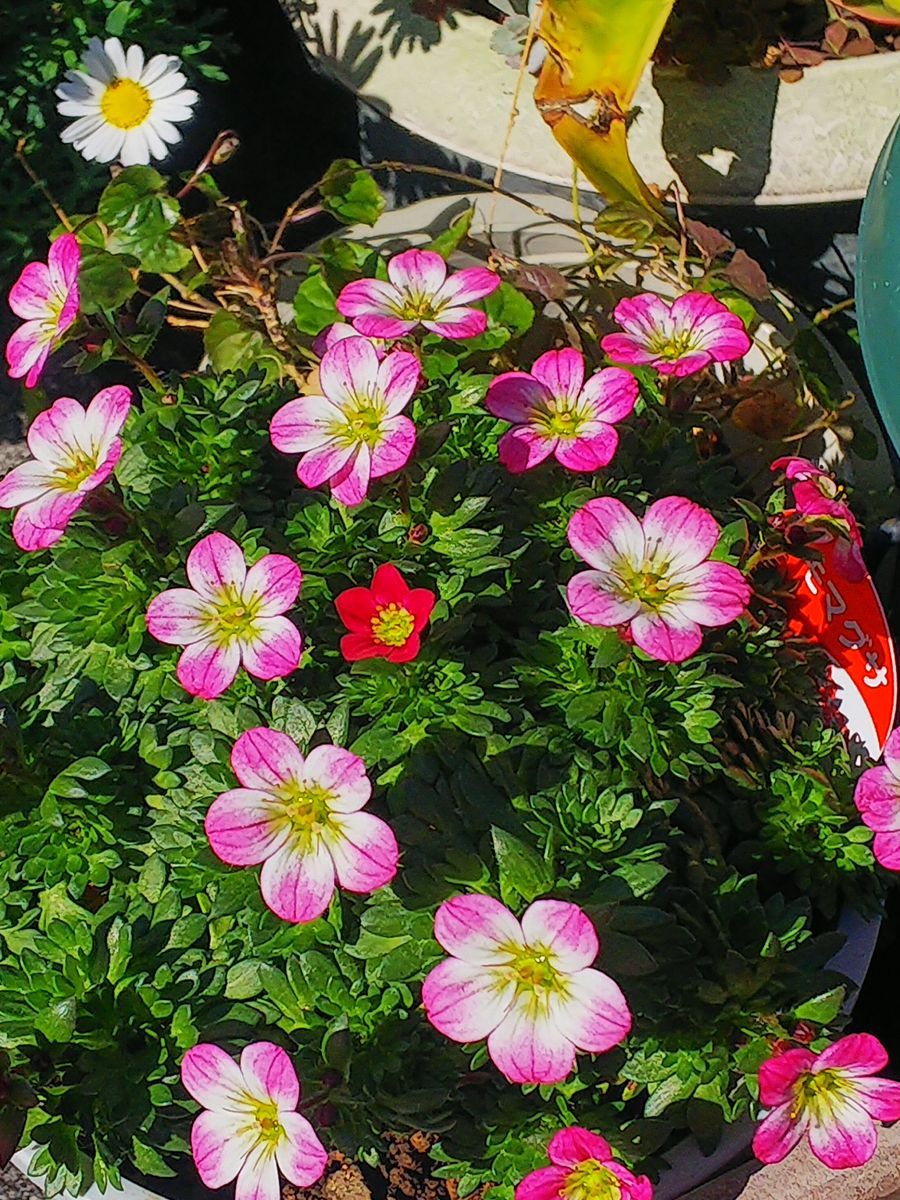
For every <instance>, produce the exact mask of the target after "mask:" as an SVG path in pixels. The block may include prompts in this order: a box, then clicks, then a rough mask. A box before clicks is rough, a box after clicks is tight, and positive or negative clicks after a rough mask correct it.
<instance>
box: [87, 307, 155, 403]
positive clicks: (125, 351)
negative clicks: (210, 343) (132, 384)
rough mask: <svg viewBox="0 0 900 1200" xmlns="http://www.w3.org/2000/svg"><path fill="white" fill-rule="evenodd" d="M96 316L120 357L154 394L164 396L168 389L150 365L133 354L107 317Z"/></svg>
mask: <svg viewBox="0 0 900 1200" xmlns="http://www.w3.org/2000/svg"><path fill="white" fill-rule="evenodd" d="M98 315H99V317H100V321H101V323H102V325H103V327H104V329H105V330H106V332H107V333H108V334H109V335H110V337H112V339H113V341H114V342H115V343H116V345H117V346H118V348H119V352H120V354H121V355H122V357H123V358H124V359H126V360H127V361H128V362H130V363H131V365H132V366H133V367H134V369H135V370H136V371H138V372H140V374H141V375H143V377H144V378H145V379H146V381H147V383H149V385H150V386H151V387H152V388H153V390H154V391H155V392H159V393H160V394H161V395H164V394H165V393H166V392H167V391H168V388H167V387H166V385H165V384H164V383H163V381H162V380H161V379H160V377H159V376H158V375H157V373H156V372H155V371H154V370H153V368H152V367H151V366H150V364H149V363H148V362H146V361H145V360H144V359H143V358H141V356H140V355H139V354H135V352H134V351H133V350H132V349H131V347H130V346H129V345H128V343H127V342H126V341H125V339H124V338H123V337H122V335H121V334H120V333H119V331H118V329H116V327H115V324H114V323H113V322H112V321H110V320H109V319H108V317H106V316H105V315H104V314H103V313H100V314H98Z"/></svg>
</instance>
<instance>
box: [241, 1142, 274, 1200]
mask: <svg viewBox="0 0 900 1200" xmlns="http://www.w3.org/2000/svg"><path fill="white" fill-rule="evenodd" d="M234 1200H281V1180H280V1179H279V1178H278V1165H277V1162H276V1159H275V1151H274V1147H273V1146H272V1144H271V1143H270V1142H262V1143H260V1144H258V1146H257V1147H256V1149H254V1150H252V1151H251V1152H250V1154H249V1155H248V1157H247V1161H246V1162H245V1163H244V1165H243V1167H242V1168H241V1171H240V1174H239V1175H238V1177H237V1186H236V1187H235V1189H234Z"/></svg>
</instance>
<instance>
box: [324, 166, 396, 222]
mask: <svg viewBox="0 0 900 1200" xmlns="http://www.w3.org/2000/svg"><path fill="white" fill-rule="evenodd" d="M319 192H320V194H321V196H322V207H323V208H324V209H325V211H326V212H329V213H331V215H332V216H333V217H337V219H338V220H339V221H341V222H342V223H343V224H344V225H356V224H362V225H374V224H375V222H376V221H377V220H378V218H379V217H380V216H381V214H382V213H383V212H384V196H382V194H381V190H380V188H379V187H378V184H377V183H376V182H375V180H374V179H373V178H372V176H371V175H370V174H369V172H368V171H366V170H365V169H364V168H363V167H361V166H360V165H359V163H357V162H354V161H353V160H352V159H350V158H339V159H337V160H336V161H335V162H333V163H332V164H331V166H330V167H329V168H328V170H327V171H326V173H325V177H324V179H323V180H322V183H321V184H320V186H319Z"/></svg>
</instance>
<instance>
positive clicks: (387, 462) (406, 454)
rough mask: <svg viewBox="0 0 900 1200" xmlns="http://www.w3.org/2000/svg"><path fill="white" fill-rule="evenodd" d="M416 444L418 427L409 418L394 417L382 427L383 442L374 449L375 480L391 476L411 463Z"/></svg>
mask: <svg viewBox="0 0 900 1200" xmlns="http://www.w3.org/2000/svg"><path fill="white" fill-rule="evenodd" d="M415 444H416V427H415V425H414V424H413V423H412V421H410V419H409V417H392V418H390V419H389V420H388V421H385V422H384V424H383V425H382V440H381V441H380V442H379V443H378V445H377V446H373V447H372V465H371V472H372V478H373V479H380V478H381V477H382V475H391V474H392V473H393V472H394V471H399V470H401V468H403V467H405V466H406V464H407V463H408V462H409V458H410V455H411V454H412V452H413V448H414V447H415Z"/></svg>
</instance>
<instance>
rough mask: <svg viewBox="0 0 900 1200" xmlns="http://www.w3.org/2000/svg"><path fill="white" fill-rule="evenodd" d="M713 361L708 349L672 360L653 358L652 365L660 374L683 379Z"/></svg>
mask: <svg viewBox="0 0 900 1200" xmlns="http://www.w3.org/2000/svg"><path fill="white" fill-rule="evenodd" d="M713 361H714V360H713V356H712V355H711V354H710V353H709V351H707V350H698V351H697V352H696V353H694V354H686V355H685V356H684V358H679V359H677V360H676V361H674V362H672V361H669V360H667V359H663V358H658V359H655V360H654V362H653V365H654V367H656V369H657V371H658V372H659V373H660V375H671V376H673V377H674V378H675V379H684V378H685V377H686V376H688V375H696V373H697V372H698V371H702V370H704V368H706V367H708V366H709V364H710V363H711V362H713Z"/></svg>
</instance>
